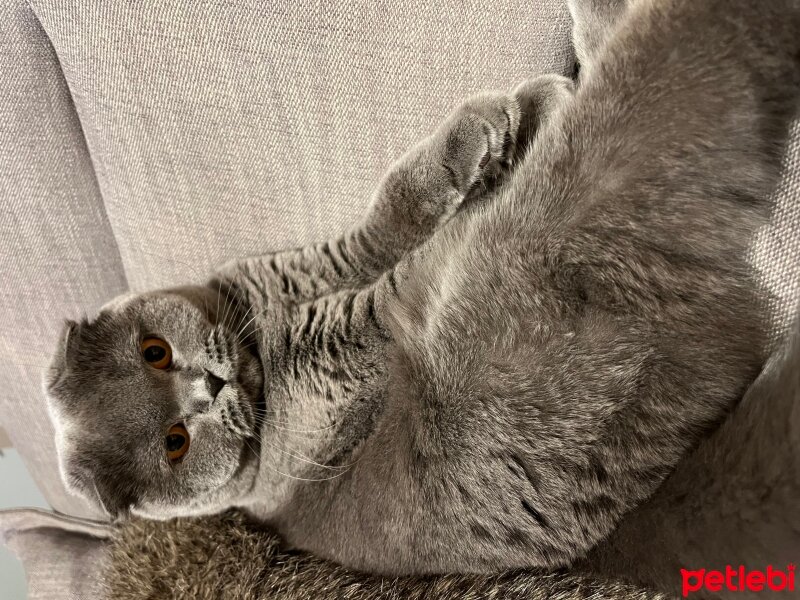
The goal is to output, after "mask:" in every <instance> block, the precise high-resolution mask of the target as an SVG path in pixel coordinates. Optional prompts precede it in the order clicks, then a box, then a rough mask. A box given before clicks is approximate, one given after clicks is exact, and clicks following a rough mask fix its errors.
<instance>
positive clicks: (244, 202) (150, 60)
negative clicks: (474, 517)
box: [0, 0, 800, 517]
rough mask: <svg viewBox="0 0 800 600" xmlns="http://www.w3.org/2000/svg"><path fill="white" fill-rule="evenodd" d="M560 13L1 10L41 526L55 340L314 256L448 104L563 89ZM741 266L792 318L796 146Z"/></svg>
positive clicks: (334, 8)
mask: <svg viewBox="0 0 800 600" xmlns="http://www.w3.org/2000/svg"><path fill="white" fill-rule="evenodd" d="M570 27H571V21H570V18H569V13H568V12H567V9H566V5H565V2H564V0H539V1H538V2H536V3H531V2H525V1H523V0H495V1H494V2H491V3H488V2H487V3H460V2H455V1H453V0H447V1H445V2H428V1H426V0H407V1H406V2H389V1H386V0H378V1H369V0H347V1H346V2H336V3H320V2H310V1H308V0H298V1H296V2H274V3H268V2H258V1H256V0H196V1H194V2H186V3H183V2H164V3H161V2H134V1H132V0H117V1H115V2H109V1H102V0H61V1H55V0H0V47H1V48H2V50H1V51H0V74H1V75H2V79H3V81H4V84H5V85H4V86H3V87H2V89H1V90H0V97H1V98H0V100H1V101H0V206H2V210H0V215H1V217H0V244H1V245H2V252H0V274H1V275H2V286H0V294H2V298H3V301H2V308H0V310H2V325H0V348H2V351H3V352H4V354H5V356H6V358H7V360H5V361H3V364H2V366H0V370H1V371H0V372H1V373H2V380H3V385H2V386H0V425H2V426H3V427H4V428H5V429H6V431H8V433H9V435H10V437H11V440H12V443H13V445H14V447H15V448H17V449H18V450H19V452H20V454H21V456H22V457H23V459H24V461H25V463H26V466H27V467H28V469H29V470H30V472H31V474H32V475H33V477H34V479H35V480H36V482H37V484H38V485H39V486H40V488H41V490H42V492H43V494H44V496H45V497H46V499H47V500H48V502H49V503H50V505H51V506H52V507H53V509H55V510H56V511H58V512H60V513H64V514H66V515H71V516H74V517H100V515H99V514H98V513H97V512H96V509H94V508H93V507H91V506H89V505H88V504H86V503H85V502H84V501H82V500H80V499H78V498H76V497H74V496H71V495H70V494H69V493H67V491H66V490H65V489H64V487H63V484H62V482H61V479H60V477H59V472H58V466H57V461H56V455H55V448H54V443H53V430H52V427H51V424H50V421H49V418H48V414H47V409H46V405H45V401H44V398H43V395H42V391H41V380H42V375H43V372H44V370H45V369H46V367H47V363H48V360H49V355H50V353H51V352H52V349H53V347H54V344H55V339H56V336H57V335H58V333H59V331H60V328H61V325H62V322H63V320H64V319H65V318H76V317H80V316H81V315H84V314H86V315H89V316H91V315H92V314H94V313H95V312H96V311H97V310H98V308H99V307H100V306H102V304H103V303H104V302H106V301H108V300H109V299H111V298H112V297H114V296H115V295H117V294H120V293H123V292H125V291H128V290H132V291H143V290H147V289H152V288H158V287H165V286H173V285H176V284H180V283H185V282H190V281H191V282H199V281H202V280H203V279H204V278H205V277H206V275H208V273H209V272H210V270H211V269H213V268H214V267H215V266H217V265H220V264H222V263H224V262H225V261H227V260H229V259H232V258H236V257H242V256H246V255H251V254H256V253H263V252H266V251H271V250H277V249H280V248H285V247H292V246H297V245H301V244H304V243H307V242H311V241H314V240H321V239H325V238H328V237H330V236H332V235H334V234H336V233H338V232H340V231H342V230H343V229H344V228H345V227H346V226H347V225H348V224H350V223H351V222H353V221H354V220H355V219H356V218H357V217H358V216H359V214H360V213H361V212H362V211H363V210H364V208H365V206H366V204H367V203H368V202H369V200H370V196H371V193H372V190H374V188H375V186H376V183H377V181H378V179H379V178H380V176H381V174H382V173H383V171H384V170H385V169H386V168H387V166H388V165H389V164H390V163H391V161H392V160H393V159H394V158H396V157H398V156H399V155H400V154H401V153H402V152H403V151H404V150H405V149H407V148H408V147H410V146H411V145H412V144H413V143H414V142H415V141H416V140H419V139H420V138H422V137H424V136H425V135H426V134H427V133H428V132H430V131H431V130H432V129H433V128H434V127H435V126H436V124H437V123H439V122H440V121H441V120H442V119H443V118H444V117H445V115H446V114H447V113H448V111H449V110H450V109H451V108H452V107H454V106H455V105H456V104H457V103H458V101H459V99H461V98H462V97H464V96H466V95H469V94H470V93H473V92H476V91H479V90H484V89H510V88H511V87H513V86H514V85H515V84H516V83H518V82H519V81H521V80H523V79H525V78H528V77H530V76H532V75H536V74H540V73H545V72H556V73H561V74H569V73H570V72H572V69H573V65H574V57H573V52H572V48H571V46H570V41H569V39H570V38H569V34H570ZM784 171H785V172H784V177H783V180H782V183H781V185H780V186H779V188H778V189H777V190H776V191H775V201H776V205H777V207H776V210H775V214H774V218H773V221H772V223H771V224H770V225H769V226H768V227H766V228H765V229H764V230H763V231H762V232H761V233H760V234H759V236H758V239H757V240H756V241H755V243H754V246H753V262H754V264H755V265H756V267H757V269H758V271H759V273H760V275H761V277H763V279H764V281H765V282H766V284H767V286H768V287H769V288H770V289H771V291H772V292H773V299H772V300H771V301H770V302H771V304H770V306H769V307H766V308H768V309H769V311H770V314H771V315H772V320H771V323H772V329H773V331H772V334H773V339H774V340H779V339H780V338H781V335H782V332H783V331H785V330H786V328H787V326H788V325H789V323H790V322H791V320H792V318H793V313H794V307H795V306H796V303H797V298H798V297H800V124H795V127H794V129H793V143H792V144H791V147H790V149H789V152H788V153H787V157H786V161H785V168H784Z"/></svg>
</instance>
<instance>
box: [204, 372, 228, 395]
mask: <svg viewBox="0 0 800 600" xmlns="http://www.w3.org/2000/svg"><path fill="white" fill-rule="evenodd" d="M226 383H228V382H227V381H225V380H224V379H222V378H220V377H217V376H216V375H214V374H213V373H212V372H211V371H208V370H206V387H207V388H208V393H209V394H211V399H212V401H213V400H216V398H217V394H219V391H220V390H221V389H222V388H223V387H225V384H226Z"/></svg>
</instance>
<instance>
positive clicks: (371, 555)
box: [45, 0, 800, 575]
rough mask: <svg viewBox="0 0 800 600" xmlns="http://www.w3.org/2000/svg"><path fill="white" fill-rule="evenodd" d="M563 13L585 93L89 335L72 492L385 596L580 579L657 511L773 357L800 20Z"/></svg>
mask: <svg viewBox="0 0 800 600" xmlns="http://www.w3.org/2000/svg"><path fill="white" fill-rule="evenodd" d="M569 5H570V11H571V13H572V15H573V17H574V19H575V28H574V35H575V37H576V41H575V45H576V50H577V54H578V58H579V60H580V62H581V70H580V76H579V82H578V85H577V87H575V86H573V83H572V82H571V81H570V80H567V79H565V78H561V77H558V76H543V77H540V78H536V79H533V80H531V81H529V82H527V83H524V84H522V85H521V86H519V87H518V88H517V89H516V90H514V92H512V93H510V94H504V93H486V94H483V95H479V96H476V97H474V98H472V99H468V100H467V101H466V102H465V103H464V104H462V106H461V107H459V108H458V109H457V110H456V111H455V113H454V114H453V115H451V117H450V118H448V119H447V120H446V121H445V123H444V124H443V125H442V126H441V127H440V128H439V129H438V130H437V131H436V132H435V133H434V134H433V135H432V136H430V137H429V138H427V139H426V140H424V141H422V142H421V143H420V144H419V145H418V146H416V147H415V148H413V149H412V150H411V151H410V152H409V153H408V154H406V155H405V156H404V157H403V158H402V159H400V160H399V161H398V162H397V163H396V164H395V165H393V167H392V168H391V169H390V171H389V172H388V174H387V175H386V176H385V177H384V179H383V180H382V182H381V184H380V186H379V189H378V191H377V193H376V195H375V197H374V199H373V202H372V204H371V206H370V208H369V210H368V211H367V213H366V215H365V217H364V219H363V221H362V222H361V223H360V224H358V225H357V226H355V227H354V228H353V229H351V230H350V231H349V232H348V233H346V234H345V235H344V236H342V237H341V238H339V239H336V240H333V241H330V242H326V243H322V244H316V245H313V246H310V247H307V248H302V249H298V250H294V251H286V252H279V253H276V254H268V255H266V256H262V257H256V258H250V259H245V260H241V261H236V262H233V263H230V264H228V265H225V266H224V267H223V268H222V269H220V270H219V272H218V273H217V274H216V276H215V277H214V278H213V279H212V280H211V281H210V282H209V284H208V285H205V286H189V287H183V288H176V289H172V290H165V291H157V292H149V293H145V294H140V295H135V296H126V297H123V298H120V299H117V300H115V301H113V302H111V303H110V304H109V305H107V306H106V307H105V308H104V309H103V310H101V312H100V314H99V315H98V317H97V318H96V319H95V320H94V321H92V322H89V321H87V320H86V319H84V320H83V321H81V322H79V323H76V322H69V321H68V322H67V324H66V326H65V331H64V334H63V335H62V337H61V341H60V343H59V347H58V349H57V350H56V353H55V355H54V358H53V361H52V364H51V367H50V370H49V373H48V376H47V381H46V384H45V385H46V391H47V396H48V405H49V408H50V413H51V417H52V419H53V422H54V426H55V429H56V436H57V439H56V442H57V448H58V452H59V462H60V465H61V471H62V476H63V477H64V480H65V482H66V484H67V486H68V487H69V488H70V489H72V490H73V491H75V492H76V493H79V494H82V495H84V496H85V497H87V498H90V499H92V500H94V501H96V502H98V503H99V504H101V505H102V506H103V507H104V508H105V510H106V511H107V512H108V513H109V515H111V516H112V517H124V515H126V514H127V513H129V512H132V513H134V514H136V515H140V516H145V517H149V518H155V519H167V518H171V517H174V516H179V515H202V514H213V513H218V512H221V511H224V510H226V509H228V508H231V507H237V508H240V509H242V510H244V511H245V512H246V513H248V514H249V515H250V516H251V517H254V518H256V519H259V520H261V521H262V522H264V523H267V524H269V525H270V526H271V527H273V528H274V529H275V530H276V531H277V532H278V533H279V534H280V535H281V536H282V537H283V538H284V539H285V540H286V542H287V543H289V544H291V545H293V546H294V547H297V548H301V549H304V550H308V551H311V552H312V553H315V554H317V555H319V556H322V557H325V558H330V559H332V560H334V561H337V562H339V563H341V564H343V565H345V566H348V567H352V568H355V569H360V570H366V571H370V572H376V573H382V574H387V575H399V574H427V573H441V572H451V571H459V572H493V571H499V570H504V569H512V568H517V567H532V566H536V567H546V568H556V567H561V566H565V565H569V564H571V563H573V562H574V561H575V560H577V559H579V558H581V557H583V556H585V555H586V554H587V552H589V551H590V550H591V549H592V548H593V547H594V546H595V545H596V544H597V543H598V542H599V541H600V540H602V539H604V538H605V537H607V536H608V535H609V534H610V533H611V532H612V531H614V529H615V527H616V526H617V524H618V523H619V521H620V519H621V518H622V517H623V515H625V514H626V513H627V512H629V511H630V510H632V509H634V508H635V507H637V506H638V505H640V504H641V503H642V502H643V501H644V500H646V499H647V498H648V497H649V496H651V494H652V493H653V492H654V491H655V490H656V488H657V487H658V486H659V484H660V483H661V482H662V481H664V479H665V478H666V477H667V476H668V475H669V474H670V472H671V471H672V470H673V469H674V467H675V465H676V464H677V463H678V461H679V460H680V459H681V458H682V457H683V456H685V455H686V454H687V453H688V452H690V451H691V450H692V449H693V448H694V447H695V446H696V445H697V444H698V442H699V441H700V440H701V439H703V438H704V437H706V436H707V435H708V434H709V432H710V431H712V430H713V429H714V428H715V427H716V426H717V425H718V424H719V423H720V421H721V420H722V419H723V418H724V417H725V415H726V414H727V413H728V412H729V411H730V410H731V409H732V407H733V406H734V405H735V403H736V401H737V399H738V398H740V397H741V395H742V393H743V391H744V390H745V389H746V388H747V386H748V384H749V383H751V381H752V380H753V379H754V378H755V376H756V375H757V374H758V372H759V369H760V367H761V365H762V363H763V361H764V357H765V334H764V327H763V326H762V324H761V319H760V312H759V308H758V306H759V295H760V294H761V293H762V291H761V290H760V289H759V287H758V285H757V284H756V282H755V279H754V277H753V274H752V271H751V269H750V268H749V267H748V264H747V261H746V252H747V247H748V242H749V240H750V238H751V236H752V234H753V232H754V231H755V230H756V229H757V228H758V227H759V226H760V225H761V224H763V223H764V222H765V219H766V218H767V217H768V214H769V203H768V202H767V200H766V198H767V197H768V194H769V192H770V190H771V188H772V186H773V185H774V183H775V181H776V178H777V175H778V169H779V165H780V157H781V151H782V149H783V145H784V142H785V139H786V135H787V124H788V121H789V119H790V118H791V116H792V114H793V111H794V109H795V107H796V105H797V92H798V88H800V4H798V1H797V0H773V1H772V2H770V3H762V2H758V1H756V0H702V1H699V0H635V1H630V2H625V1H624V0H619V1H616V2H615V1H613V0H570V2H569ZM723 15H724V16H723ZM512 162H513V163H514V164H513V165H511V164H510V163H512Z"/></svg>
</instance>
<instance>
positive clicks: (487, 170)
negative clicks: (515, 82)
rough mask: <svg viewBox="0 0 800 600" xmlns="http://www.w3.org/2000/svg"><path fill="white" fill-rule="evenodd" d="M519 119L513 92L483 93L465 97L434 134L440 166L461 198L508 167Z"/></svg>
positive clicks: (518, 110)
mask: <svg viewBox="0 0 800 600" xmlns="http://www.w3.org/2000/svg"><path fill="white" fill-rule="evenodd" d="M519 122H520V108H519V103H518V102H517V100H516V98H515V97H514V96H513V95H511V94H504V93H499V92H485V93H482V94H478V95H475V96H472V97H470V98H468V99H467V100H465V101H464V102H463V103H462V104H461V106H459V107H458V108H457V109H456V110H455V111H454V112H453V113H452V114H451V115H450V116H449V117H448V119H447V120H446V121H445V122H444V123H443V124H442V126H441V127H440V128H439V130H438V131H437V132H436V134H434V143H435V144H437V145H438V146H439V156H440V161H441V165H442V167H443V168H444V169H445V170H446V171H447V173H448V174H449V176H450V180H451V183H452V185H453V187H454V188H455V189H456V191H457V192H458V193H459V194H460V195H461V197H462V198H463V197H466V196H467V195H468V194H469V193H470V191H471V190H473V189H475V188H476V187H478V186H479V185H480V184H481V183H483V182H487V181H490V180H492V179H494V178H496V177H497V176H498V175H499V174H500V173H501V172H503V171H504V170H506V169H507V168H508V167H509V166H510V163H511V158H512V156H513V152H514V146H515V141H516V137H517V130H518V128H519Z"/></svg>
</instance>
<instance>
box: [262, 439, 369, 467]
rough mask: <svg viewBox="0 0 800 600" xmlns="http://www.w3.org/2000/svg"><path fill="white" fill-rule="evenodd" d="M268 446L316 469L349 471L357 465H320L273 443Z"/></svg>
mask: <svg viewBox="0 0 800 600" xmlns="http://www.w3.org/2000/svg"><path fill="white" fill-rule="evenodd" d="M267 444H268V445H269V446H270V447H272V448H275V449H276V450H277V451H279V452H283V453H284V454H286V455H287V456H291V457H292V458H296V459H297V460H299V461H302V462H304V463H308V464H310V465H314V466H315V467H321V468H323V469H330V470H332V471H336V470H339V469H349V468H350V467H352V466H353V465H354V464H355V463H351V464H348V465H341V466H337V465H323V464H322V463H318V462H317V461H315V460H312V459H310V458H308V457H307V456H303V455H302V454H295V453H293V452H291V451H289V450H285V449H283V448H279V447H278V446H277V445H276V444H273V443H271V442H267Z"/></svg>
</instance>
